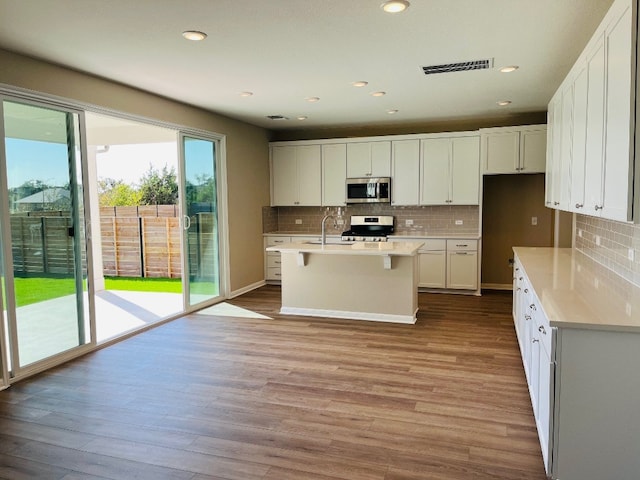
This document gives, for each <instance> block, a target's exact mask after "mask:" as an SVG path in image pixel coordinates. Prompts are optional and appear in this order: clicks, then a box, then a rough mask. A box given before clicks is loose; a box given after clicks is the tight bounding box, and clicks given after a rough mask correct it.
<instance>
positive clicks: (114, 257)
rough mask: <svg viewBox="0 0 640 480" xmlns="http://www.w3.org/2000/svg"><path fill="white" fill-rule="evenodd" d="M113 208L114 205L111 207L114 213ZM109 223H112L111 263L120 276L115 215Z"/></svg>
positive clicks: (117, 275)
mask: <svg viewBox="0 0 640 480" xmlns="http://www.w3.org/2000/svg"><path fill="white" fill-rule="evenodd" d="M115 208H116V207H113V211H114V213H115ZM111 224H112V225H113V264H114V266H115V270H116V277H119V276H120V266H119V265H118V230H117V223H116V217H115V215H114V217H113V218H112V219H111Z"/></svg>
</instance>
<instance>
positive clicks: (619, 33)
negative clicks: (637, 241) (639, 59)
mask: <svg viewBox="0 0 640 480" xmlns="http://www.w3.org/2000/svg"><path fill="white" fill-rule="evenodd" d="M625 3H627V4H628V8H626V10H625V11H624V13H623V14H622V15H621V16H620V18H619V19H618V20H617V21H614V22H613V23H612V24H611V25H610V26H609V27H607V29H606V36H605V42H606V52H607V60H606V83H605V85H606V87H605V88H606V110H605V122H604V123H605V132H604V138H605V139H606V141H605V150H604V156H605V157H604V158H605V161H604V179H603V184H604V185H603V199H602V216H603V217H605V218H609V219H612V220H623V221H624V220H630V219H631V218H630V213H631V202H630V195H629V194H630V193H631V192H633V190H632V181H633V175H630V165H631V152H632V151H633V146H632V145H631V138H632V136H631V128H632V125H633V124H634V123H635V122H634V120H635V119H633V118H632V117H631V112H632V109H631V99H632V98H634V95H633V93H632V85H631V58H633V59H634V60H635V55H633V53H634V52H633V48H632V37H631V33H632V30H633V24H632V7H631V2H630V1H629V0H626V2H625ZM634 64H635V62H634ZM633 90H635V88H633Z"/></svg>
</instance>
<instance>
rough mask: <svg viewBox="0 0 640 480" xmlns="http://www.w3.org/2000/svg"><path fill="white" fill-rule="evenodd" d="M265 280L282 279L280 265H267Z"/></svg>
mask: <svg viewBox="0 0 640 480" xmlns="http://www.w3.org/2000/svg"><path fill="white" fill-rule="evenodd" d="M267 280H282V272H281V270H280V267H268V268H267Z"/></svg>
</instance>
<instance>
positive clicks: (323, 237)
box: [320, 215, 335, 247]
mask: <svg viewBox="0 0 640 480" xmlns="http://www.w3.org/2000/svg"><path fill="white" fill-rule="evenodd" d="M329 218H332V219H334V220H335V217H334V216H333V215H325V216H324V218H323V219H322V240H321V242H320V244H321V245H322V246H323V247H324V246H325V245H326V243H327V231H326V228H325V223H326V222H327V219H329Z"/></svg>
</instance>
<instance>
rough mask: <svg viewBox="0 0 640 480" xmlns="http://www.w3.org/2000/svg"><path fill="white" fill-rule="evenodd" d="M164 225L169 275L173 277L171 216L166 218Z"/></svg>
mask: <svg viewBox="0 0 640 480" xmlns="http://www.w3.org/2000/svg"><path fill="white" fill-rule="evenodd" d="M164 225H165V227H164V228H165V230H166V235H167V276H168V277H169V278H173V277H172V276H171V273H172V272H171V230H170V229H169V217H167V218H165V219H164Z"/></svg>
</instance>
